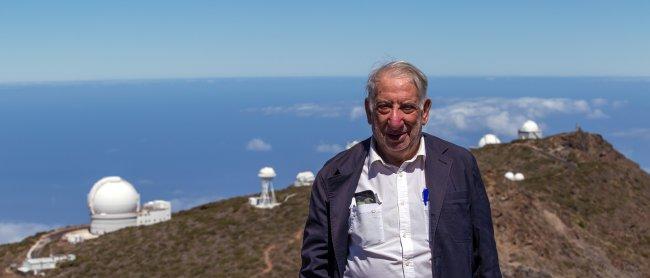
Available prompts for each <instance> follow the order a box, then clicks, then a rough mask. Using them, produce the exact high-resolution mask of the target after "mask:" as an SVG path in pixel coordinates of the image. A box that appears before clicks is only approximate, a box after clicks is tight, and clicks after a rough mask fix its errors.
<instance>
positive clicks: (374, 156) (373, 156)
mask: <svg viewBox="0 0 650 278" xmlns="http://www.w3.org/2000/svg"><path fill="white" fill-rule="evenodd" d="M425 150H426V148H425V146H424V136H421V135H420V146H419V147H418V152H417V153H415V155H414V156H413V157H411V158H410V159H409V160H406V161H404V163H411V162H413V161H415V160H416V159H417V158H418V157H420V156H422V158H426V155H427V154H426V151H425ZM376 161H379V162H381V163H382V164H384V165H387V164H386V162H384V159H383V158H381V156H380V155H379V153H377V150H376V149H375V138H374V137H373V138H372V140H370V152H369V153H368V167H370V165H372V164H373V163H374V162H376ZM397 167H400V165H397Z"/></svg>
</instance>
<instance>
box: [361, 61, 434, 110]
mask: <svg viewBox="0 0 650 278" xmlns="http://www.w3.org/2000/svg"><path fill="white" fill-rule="evenodd" d="M386 73H390V74H391V77H407V78H410V79H411V81H412V82H413V85H415V88H417V90H418V98H419V102H420V106H422V105H423V104H424V100H425V99H426V97H427V83H428V82H427V76H426V75H424V73H422V71H420V69H418V68H416V67H415V66H414V65H412V64H410V63H409V62H406V61H390V62H388V63H384V64H382V65H381V66H379V67H377V68H376V69H374V70H373V71H372V72H371V73H370V75H368V82H367V83H366V91H367V92H368V99H370V100H373V101H374V100H375V98H376V97H377V83H378V82H379V79H380V78H381V76H382V75H383V74H386Z"/></svg>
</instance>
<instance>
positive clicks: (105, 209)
mask: <svg viewBox="0 0 650 278" xmlns="http://www.w3.org/2000/svg"><path fill="white" fill-rule="evenodd" d="M88 207H89V208H90V212H91V213H92V214H93V215H95V214H122V213H135V212H137V211H138V210H139V209H140V194H138V191H136V190H135V188H134V187H133V185H131V184H130V183H129V182H128V181H126V180H124V179H122V178H120V177H105V178H102V179H100V180H99V181H97V182H96V183H95V184H94V185H93V187H92V189H90V192H89V193H88Z"/></svg>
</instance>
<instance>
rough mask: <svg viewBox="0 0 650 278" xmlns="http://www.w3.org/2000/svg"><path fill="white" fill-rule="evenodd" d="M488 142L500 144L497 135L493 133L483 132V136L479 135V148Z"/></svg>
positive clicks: (488, 143)
mask: <svg viewBox="0 0 650 278" xmlns="http://www.w3.org/2000/svg"><path fill="white" fill-rule="evenodd" d="M490 144H501V140H499V137H497V136H496V135H494V134H485V136H483V137H481V140H479V141H478V147H479V148H482V147H484V146H485V145H490Z"/></svg>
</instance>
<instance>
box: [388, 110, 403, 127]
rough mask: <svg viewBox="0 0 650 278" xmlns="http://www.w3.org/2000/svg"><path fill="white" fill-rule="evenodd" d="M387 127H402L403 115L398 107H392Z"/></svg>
mask: <svg viewBox="0 0 650 278" xmlns="http://www.w3.org/2000/svg"><path fill="white" fill-rule="evenodd" d="M388 127H389V128H390V129H393V130H401V129H402V128H403V127H404V115H402V113H400V110H399V109H394V110H393V111H392V112H391V113H390V117H388Z"/></svg>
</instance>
